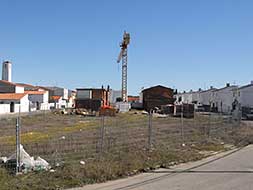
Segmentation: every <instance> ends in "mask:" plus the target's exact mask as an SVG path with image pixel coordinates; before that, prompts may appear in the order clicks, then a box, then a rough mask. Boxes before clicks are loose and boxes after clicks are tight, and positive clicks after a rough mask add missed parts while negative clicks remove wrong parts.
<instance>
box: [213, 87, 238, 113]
mask: <svg viewBox="0 0 253 190" xmlns="http://www.w3.org/2000/svg"><path fill="white" fill-rule="evenodd" d="M236 88H237V87H227V88H224V89H221V90H217V91H215V93H214V103H215V106H216V107H217V108H218V112H222V113H231V109H232V103H233V101H234V95H233V90H234V89H236Z"/></svg>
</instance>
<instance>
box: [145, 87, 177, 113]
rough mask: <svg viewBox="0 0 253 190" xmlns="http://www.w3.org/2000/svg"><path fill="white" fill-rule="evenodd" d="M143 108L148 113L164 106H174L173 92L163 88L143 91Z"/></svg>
mask: <svg viewBox="0 0 253 190" xmlns="http://www.w3.org/2000/svg"><path fill="white" fill-rule="evenodd" d="M142 93H143V108H144V109H145V110H147V111H149V110H150V109H153V108H154V107H161V106H162V105H167V104H173V103H174V97H173V90H172V89H170V88H165V87H162V86H155V87H151V88H149V89H146V90H143V91H142Z"/></svg>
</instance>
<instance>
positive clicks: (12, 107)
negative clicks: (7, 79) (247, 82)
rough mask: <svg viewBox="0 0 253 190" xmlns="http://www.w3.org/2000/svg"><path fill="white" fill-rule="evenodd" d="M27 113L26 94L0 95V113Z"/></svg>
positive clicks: (27, 102) (27, 101)
mask: <svg viewBox="0 0 253 190" xmlns="http://www.w3.org/2000/svg"><path fill="white" fill-rule="evenodd" d="M19 111H20V112H28V111H29V100H28V94H26V93H2V94H0V113H1V114H3V113H18V112H19Z"/></svg>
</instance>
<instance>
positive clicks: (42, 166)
mask: <svg viewBox="0 0 253 190" xmlns="http://www.w3.org/2000/svg"><path fill="white" fill-rule="evenodd" d="M50 168H51V167H50V165H49V163H48V162H47V161H46V160H44V159H42V158H41V157H38V158H37V159H36V160H35V161H34V170H36V171H40V170H46V171H47V170H49V169H50Z"/></svg>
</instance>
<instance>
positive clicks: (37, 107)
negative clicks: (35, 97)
mask: <svg viewBox="0 0 253 190" xmlns="http://www.w3.org/2000/svg"><path fill="white" fill-rule="evenodd" d="M36 110H40V103H39V102H36Z"/></svg>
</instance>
